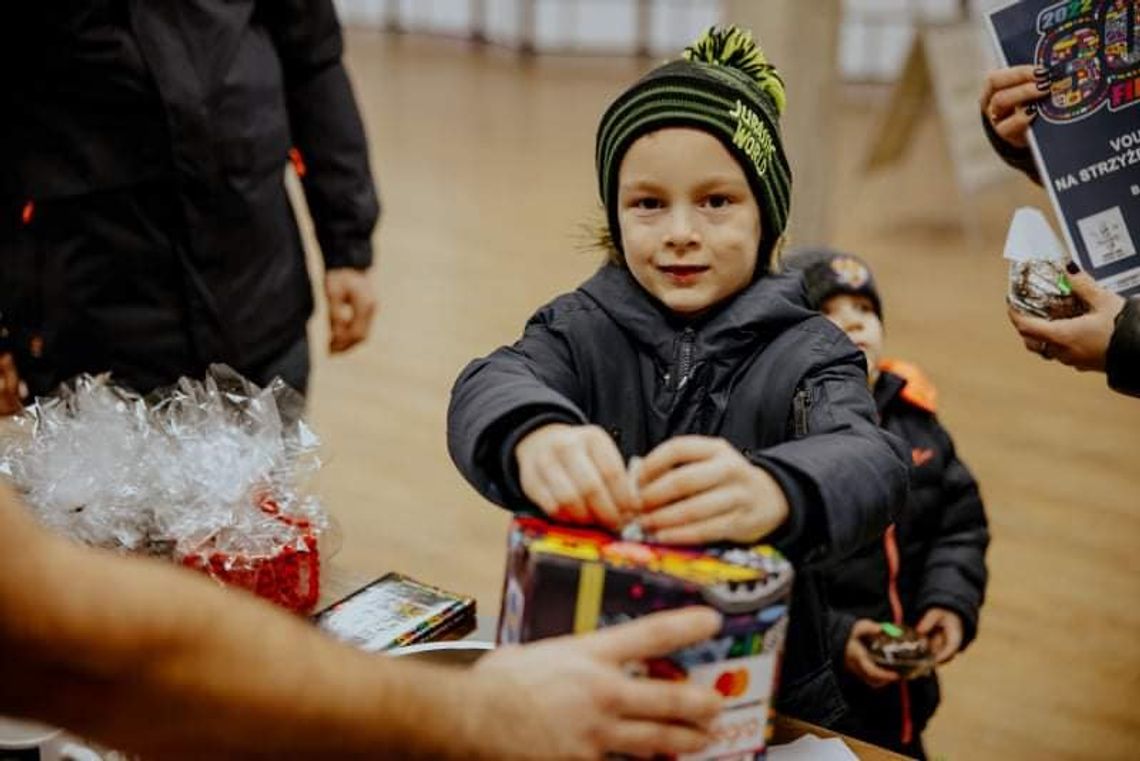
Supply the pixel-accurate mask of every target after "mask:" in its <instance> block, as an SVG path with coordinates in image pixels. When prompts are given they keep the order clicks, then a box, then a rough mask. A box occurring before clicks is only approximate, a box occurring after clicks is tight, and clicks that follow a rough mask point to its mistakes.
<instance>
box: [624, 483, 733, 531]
mask: <svg viewBox="0 0 1140 761" xmlns="http://www.w3.org/2000/svg"><path fill="white" fill-rule="evenodd" d="M735 504H736V494H735V493H734V492H733V491H732V490H731V489H712V490H710V491H704V492H700V493H698V494H695V495H693V496H691V497H687V498H685V499H682V500H679V501H677V502H674V503H672V504H670V505H668V506H666V507H662V508H661V509H659V510H653V511H651V512H647V513H644V514H642V516H641V519H640V523H641V528H642V529H644V530H645V531H653V532H656V531H659V530H661V529H667V528H673V527H674V526H684V525H686V524H690V523H696V522H697V521H701V520H704V519H707V518H712V517H713V516H715V515H720V514H721V513H726V512H728V511H730V510H732V508H733V507H734V506H735Z"/></svg>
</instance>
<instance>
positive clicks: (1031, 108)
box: [1025, 103, 1037, 118]
mask: <svg viewBox="0 0 1140 761" xmlns="http://www.w3.org/2000/svg"><path fill="white" fill-rule="evenodd" d="M1025 115H1026V116H1028V117H1030V118H1032V117H1034V116H1037V106H1035V105H1034V104H1032V103H1030V104H1029V105H1028V106H1026V107H1025Z"/></svg>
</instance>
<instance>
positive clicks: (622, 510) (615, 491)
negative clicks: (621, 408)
mask: <svg viewBox="0 0 1140 761" xmlns="http://www.w3.org/2000/svg"><path fill="white" fill-rule="evenodd" d="M587 447H588V451H589V453H590V457H591V458H592V459H593V461H594V466H595V467H596V468H597V469H598V472H599V473H600V474H601V477H602V481H603V482H605V485H606V488H607V489H608V490H609V495H610V498H611V499H612V500H613V502H614V505H615V507H616V508H617V512H618V513H619V516H618V518H619V519H620V516H621V515H632V514H634V513H636V512H637V511H638V504H637V502H638V500H637V495H636V494H635V493H634V491H633V485H632V484H631V483H630V479H629V473H628V472H627V471H626V469H625V463H624V462H623V461H622V457H621V452H620V451H618V448H617V445H616V444H615V443H614V442H613V439H611V438H610V437H609V436H606V435H605V434H603V435H601V436H598V437H594V438H591V439H590V440H589V442H588V444H587ZM619 522H620V521H619ZM615 525H616V523H615Z"/></svg>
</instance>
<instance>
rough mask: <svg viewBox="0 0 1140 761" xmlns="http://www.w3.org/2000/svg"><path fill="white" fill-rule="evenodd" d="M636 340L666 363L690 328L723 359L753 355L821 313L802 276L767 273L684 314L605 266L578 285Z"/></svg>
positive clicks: (705, 346) (616, 268)
mask: <svg viewBox="0 0 1140 761" xmlns="http://www.w3.org/2000/svg"><path fill="white" fill-rule="evenodd" d="M578 290H579V292H581V293H583V294H584V295H585V296H586V297H588V298H589V299H590V300H592V301H594V302H595V303H596V304H597V305H598V307H599V308H600V309H601V310H602V311H603V312H605V313H606V314H607V315H608V316H609V317H610V319H612V320H613V321H614V322H616V323H617V324H618V325H620V326H621V327H622V329H623V330H624V331H625V332H626V333H627V334H628V335H629V336H630V337H631V338H632V339H633V340H634V341H636V342H637V343H640V344H642V345H643V346H645V347H646V350H647V351H648V352H649V353H651V354H653V355H655V356H656V357H658V358H659V359H660V360H661V361H663V362H668V361H669V360H670V358H671V357H672V356H673V352H674V349H675V341H676V338H677V336H678V334H680V333H682V332H683V331H685V330H686V329H689V330H691V331H692V332H693V334H694V335H695V340H696V342H697V344H698V346H699V348H700V352H701V353H702V354H706V355H713V356H718V357H731V356H737V355H738V354H739V353H742V352H747V353H752V352H754V351H755V350H756V348H757V346H758V344H767V343H768V342H770V341H771V340H772V339H774V338H775V337H776V336H778V335H779V334H780V333H782V332H783V331H785V330H787V329H788V328H789V327H791V326H792V325H795V324H797V323H800V322H802V321H804V320H806V319H808V318H810V317H813V316H816V315H818V312H815V311H813V310H811V309H810V308H808V306H807V297H806V294H805V293H804V288H803V281H802V279H801V278H800V276H799V274H798V273H796V274H791V275H765V276H764V277H762V278H759V279H757V280H756V281H754V282H753V283H751V284H750V285H749V286H748V287H747V288H745V289H744V290H743V291H741V292H739V293H737V294H736V295H735V296H733V297H732V298H730V299H727V300H726V301H725V302H723V303H722V304H719V305H717V306H716V307H714V308H713V309H712V310H710V311H708V312H706V313H704V314H702V315H700V316H698V317H695V318H691V319H688V318H684V317H681V316H679V315H677V314H674V313H673V312H671V311H670V310H669V309H668V307H666V306H665V305H664V304H662V303H661V302H660V301H658V300H657V299H656V298H654V297H653V296H652V295H650V294H649V292H648V291H646V290H645V289H644V288H642V287H641V285H640V284H639V283H638V282H637V281H636V280H635V279H634V277H633V275H632V274H630V272H629V270H627V269H626V268H624V267H619V266H617V265H614V264H606V265H604V266H603V267H602V268H601V269H600V270H598V272H597V273H595V274H594V276H593V277H591V278H590V279H589V280H587V281H586V282H585V283H583V284H582V285H581V286H580V287H579V288H578Z"/></svg>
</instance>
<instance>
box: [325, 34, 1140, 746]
mask: <svg viewBox="0 0 1140 761" xmlns="http://www.w3.org/2000/svg"><path fill="white" fill-rule="evenodd" d="M348 61H349V64H350V68H351V73H352V75H353V77H354V82H355V86H356V91H357V94H358V97H359V100H360V103H361V107H362V110H363V112H364V119H365V122H366V124H367V128H368V133H369V136H370V138H371V144H372V151H373V155H372V160H373V167H374V170H375V173H376V176H377V177H378V179H379V183H380V189H381V194H382V197H383V202H384V218H383V222H382V225H381V228H380V230H379V232H378V235H377V243H378V248H379V252H380V263H379V269H378V275H379V291H380V295H381V299H382V312H381V314H380V316H379V319H378V321H377V324H376V334H375V336H374V338H373V340H372V341H371V342H370V343H369V344H368V345H367V346H365V347H363V348H362V349H360V350H358V351H356V352H354V353H353V354H351V355H350V356H348V357H344V358H338V359H335V360H330V359H328V358H327V357H324V356H320V357H318V358H317V360H316V371H315V379H314V387H313V388H314V392H313V397H312V413H313V418H314V422H315V425H316V427H317V429H318V431H319V432H320V433H321V434H323V436H324V439H325V441H326V442H327V456H328V463H327V466H326V468H325V470H324V472H323V474H322V476H321V478H320V483H319V484H318V487H319V489H320V491H321V493H322V494H323V496H324V497H325V499H326V500H327V503H328V505H329V506H330V507H331V508H332V510H333V511H334V512H335V513H336V515H337V516H338V518H339V520H340V523H341V524H342V527H343V534H344V546H343V549H342V551H341V553H340V556H339V559H340V561H341V562H342V563H343V564H345V565H347V566H349V567H351V568H353V569H355V570H359V571H363V572H369V573H376V574H379V573H381V572H383V571H386V570H391V569H395V570H399V571H403V572H405V573H409V574H412V575H414V576H416V577H418V578H422V579H424V580H427V581H431V582H435V583H438V584H441V585H444V586H446V587H450V588H452V589H455V590H457V591H463V592H467V593H472V594H474V595H476V596H477V597H478V599H479V605H480V607H481V610H483V611H484V612H494V611H495V610H497V605H498V597H499V585H500V583H501V574H502V568H503V548H504V528H505V525H506V520H505V516H504V515H503V513H501V512H500V511H499V510H497V509H496V508H494V507H492V506H491V505H489V504H485V503H483V502H482V500H481V499H480V498H479V497H478V496H477V495H476V494H475V493H474V492H473V491H472V490H471V489H470V488H469V487H468V486H467V484H466V483H465V482H464V481H463V480H462V479H461V478H460V476H459V475H458V473H457V472H456V470H455V468H454V467H453V466H452V464H451V462H450V460H449V458H448V456H447V451H446V446H445V440H444V430H445V428H444V423H445V414H446V407H447V400H448V392H449V389H450V386H451V383H452V381H453V380H454V378H455V376H456V374H457V373H458V372H459V370H460V368H461V367H462V366H463V365H464V364H465V363H466V362H467V361H468V360H470V359H471V358H473V357H474V356H476V355H479V354H483V353H486V352H487V351H489V350H491V349H493V348H494V347H496V346H498V345H499V344H502V343H506V342H510V341H512V340H513V339H514V338H515V337H516V335H517V334H518V333H519V332H520V330H521V328H522V325H523V322H524V320H525V319H526V318H527V316H528V315H529V314H530V313H531V311H532V310H533V309H534V308H535V307H537V306H539V305H540V304H542V303H544V302H545V301H546V300H548V299H549V298H550V297H551V296H553V295H554V294H556V293H559V292H561V291H564V290H568V289H570V288H571V287H572V286H574V285H575V284H577V283H578V282H579V281H580V280H582V279H584V278H585V277H586V276H588V275H589V274H590V273H591V272H592V270H593V269H594V268H595V266H596V264H597V262H598V255H597V254H596V253H595V252H592V251H589V250H586V249H585V246H584V244H585V243H586V242H587V241H588V238H589V236H588V234H586V233H585V232H584V230H583V226H584V225H586V224H588V223H590V222H592V221H594V220H596V219H598V218H599V217H598V207H597V202H596V200H595V198H596V191H595V185H594V173H593V168H592V167H593V164H592V155H593V154H592V149H593V138H594V129H595V126H596V120H597V118H598V116H599V114H600V113H601V111H602V110H603V108H604V106H605V105H606V103H607V101H608V99H609V98H611V97H612V96H613V95H615V94H616V93H617V92H618V91H619V90H620V88H621V87H622V86H623V85H624V84H625V83H626V82H628V81H629V80H630V79H631V77H633V76H634V75H635V74H636V73H637V72H638V71H640V70H641V69H642V68H643V67H644V64H643V63H641V62H637V61H631V60H613V59H590V60H581V59H543V60H539V61H537V62H533V63H529V64H524V63H520V62H519V61H518V60H517V59H515V58H514V57H513V56H512V55H510V54H508V53H504V52H502V51H495V50H482V49H479V48H473V47H469V46H468V45H466V44H465V43H461V42H457V41H448V40H439V39H423V38H414V37H405V38H398V37H397V38H393V37H385V36H383V35H380V34H378V33H374V32H354V33H352V34H350V35H349V51H348ZM790 97H791V98H795V93H794V92H793V93H791V94H790ZM848 101H850V102H847V103H843V104H840V105H838V106H837V108H836V111H835V113H834V118H836V119H837V120H838V122H839V125H840V127H839V132H840V134H841V144H840V145H839V146H838V147H837V150H836V153H837V155H838V156H839V161H838V163H837V165H836V167H835V176H834V192H835V203H836V205H837V207H838V217H839V220H838V222H839V225H838V230H837V235H836V239H835V241H834V242H835V243H836V244H838V245H840V246H843V247H846V248H848V249H850V250H853V251H855V252H857V253H859V254H862V255H863V256H865V257H866V258H868V259H869V260H870V261H871V262H872V264H873V265H874V266H875V270H876V274H877V276H878V278H879V280H880V282H881V287H882V290H883V292H884V294H885V296H884V300H885V315H886V325H887V348H888V352H889V353H890V354H893V355H896V356H902V357H906V358H908V359H910V360H912V361H915V362H917V363H919V364H920V365H921V366H923V367H924V368H925V369H926V370H927V371H928V372H929V373H930V374H931V375H932V376H933V378H934V379H935V381H936V382H937V384H938V386H939V389H940V391H941V416H942V418H943V420H944V421H945V422H946V424H947V426H948V427H949V429H950V430H951V431H952V432H953V433H954V436H955V438H956V440H957V444H958V447H959V450H960V452H961V454H962V455H963V457H964V459H965V460H966V461H967V463H968V464H969V465H970V466H971V467H972V469H973V471H974V473H975V475H976V476H977V478H978V480H979V481H980V483H981V485H982V488H983V491H984V495H985V498H986V503H987V507H988V510H989V515H990V520H991V523H992V526H993V535H994V542H993V547H992V550H991V552H990V556H989V562H990V568H991V573H992V582H991V585H990V594H989V599H988V602H987V604H986V606H985V608H984V611H983V615H982V621H981V632H980V636H979V639H978V641H977V643H976V644H975V645H974V646H973V647H972V648H971V649H970V650H969V651H968V652H967V653H966V654H965V655H964V656H963V657H962V658H961V659H960V660H958V661H956V662H955V663H953V664H951V665H950V666H949V667H948V668H946V669H945V670H944V671H943V677H944V681H943V684H944V692H945V695H946V698H945V700H944V702H943V705H942V708H941V709H940V711H939V713H938V715H937V717H936V718H935V720H934V722H933V724H932V726H931V728H930V729H929V731H928V733H927V739H928V747H929V749H930V750H931V752H932V757H934V758H938V757H945V758H949V759H1088V758H1097V759H1134V758H1140V648H1138V647H1137V642H1138V640H1140V605H1138V603H1140V504H1138V503H1140V401H1137V400H1130V399H1126V398H1123V397H1120V396H1117V395H1114V394H1112V393H1110V392H1109V391H1108V390H1107V389H1106V388H1105V386H1104V380H1103V377H1101V376H1093V375H1080V374H1077V373H1075V372H1071V371H1069V370H1067V369H1065V368H1063V367H1061V366H1058V365H1056V364H1051V363H1046V362H1043V361H1042V360H1040V359H1038V358H1035V357H1033V356H1031V355H1029V354H1028V353H1026V352H1025V351H1024V350H1023V349H1022V347H1021V345H1020V343H1019V341H1018V339H1017V338H1016V336H1015V334H1014V333H1013V331H1012V330H1011V329H1010V327H1009V325H1008V323H1007V321H1006V317H1005V307H1004V305H1003V301H1002V299H1003V293H1004V284H1005V276H1006V273H1005V267H1004V265H1003V262H1002V260H1001V255H1000V252H1001V245H1002V241H1003V239H1004V230H1005V226H1006V224H1007V221H1008V218H1009V215H1010V213H1011V212H1012V210H1013V208H1015V206H1017V205H1020V204H1025V203H1034V204H1039V205H1045V204H1046V200H1045V197H1044V195H1043V194H1041V193H1040V192H1039V191H1037V190H1036V189H1034V188H1032V187H1030V186H1029V185H1028V183H1027V182H1024V181H1022V180H1020V178H1018V177H1017V176H1014V175H1012V174H1011V178H1010V181H1009V183H1008V184H1007V185H1005V186H1003V187H1000V188H996V189H995V190H993V191H992V192H988V193H986V194H984V195H982V196H979V197H975V198H973V199H970V207H971V208H972V209H973V211H968V210H967V209H966V208H965V207H964V205H963V201H962V199H960V198H959V196H958V194H957V191H956V190H955V186H954V182H953V175H952V171H951V167H950V165H949V162H948V160H947V158H946V153H945V150H944V146H943V144H942V141H941V137H940V133H939V131H938V127H937V124H936V122H935V121H934V120H933V119H929V120H928V122H927V123H926V124H925V125H924V126H923V128H922V129H921V131H920V134H919V139H918V143H917V144H916V145H915V146H914V150H912V152H911V153H910V155H909V158H908V159H907V161H906V162H905V163H904V164H902V165H900V166H899V167H897V168H896V169H893V170H890V171H888V172H886V173H884V174H882V175H880V176H876V177H873V178H865V177H861V176H859V174H858V172H857V164H858V159H859V157H860V156H861V155H862V152H863V150H864V149H865V146H866V143H867V140H868V137H869V130H870V128H871V125H872V124H873V122H874V117H875V115H876V112H877V110H878V109H879V108H881V105H882V104H881V102H880V101H878V100H873V99H872V100H868V99H867V98H865V97H862V98H854V97H851V96H849V97H848ZM790 139H794V136H792V137H790ZM967 216H970V217H971V218H973V219H974V220H975V221H974V225H975V227H976V232H975V233H974V234H973V235H972V236H967V235H964V234H963V231H962V224H961V222H962V220H963V218H964V217H967ZM314 335H315V336H316V337H317V339H318V341H317V343H318V344H320V343H321V342H323V340H324V335H325V331H324V328H323V325H321V323H320V321H315V322H314Z"/></svg>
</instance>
